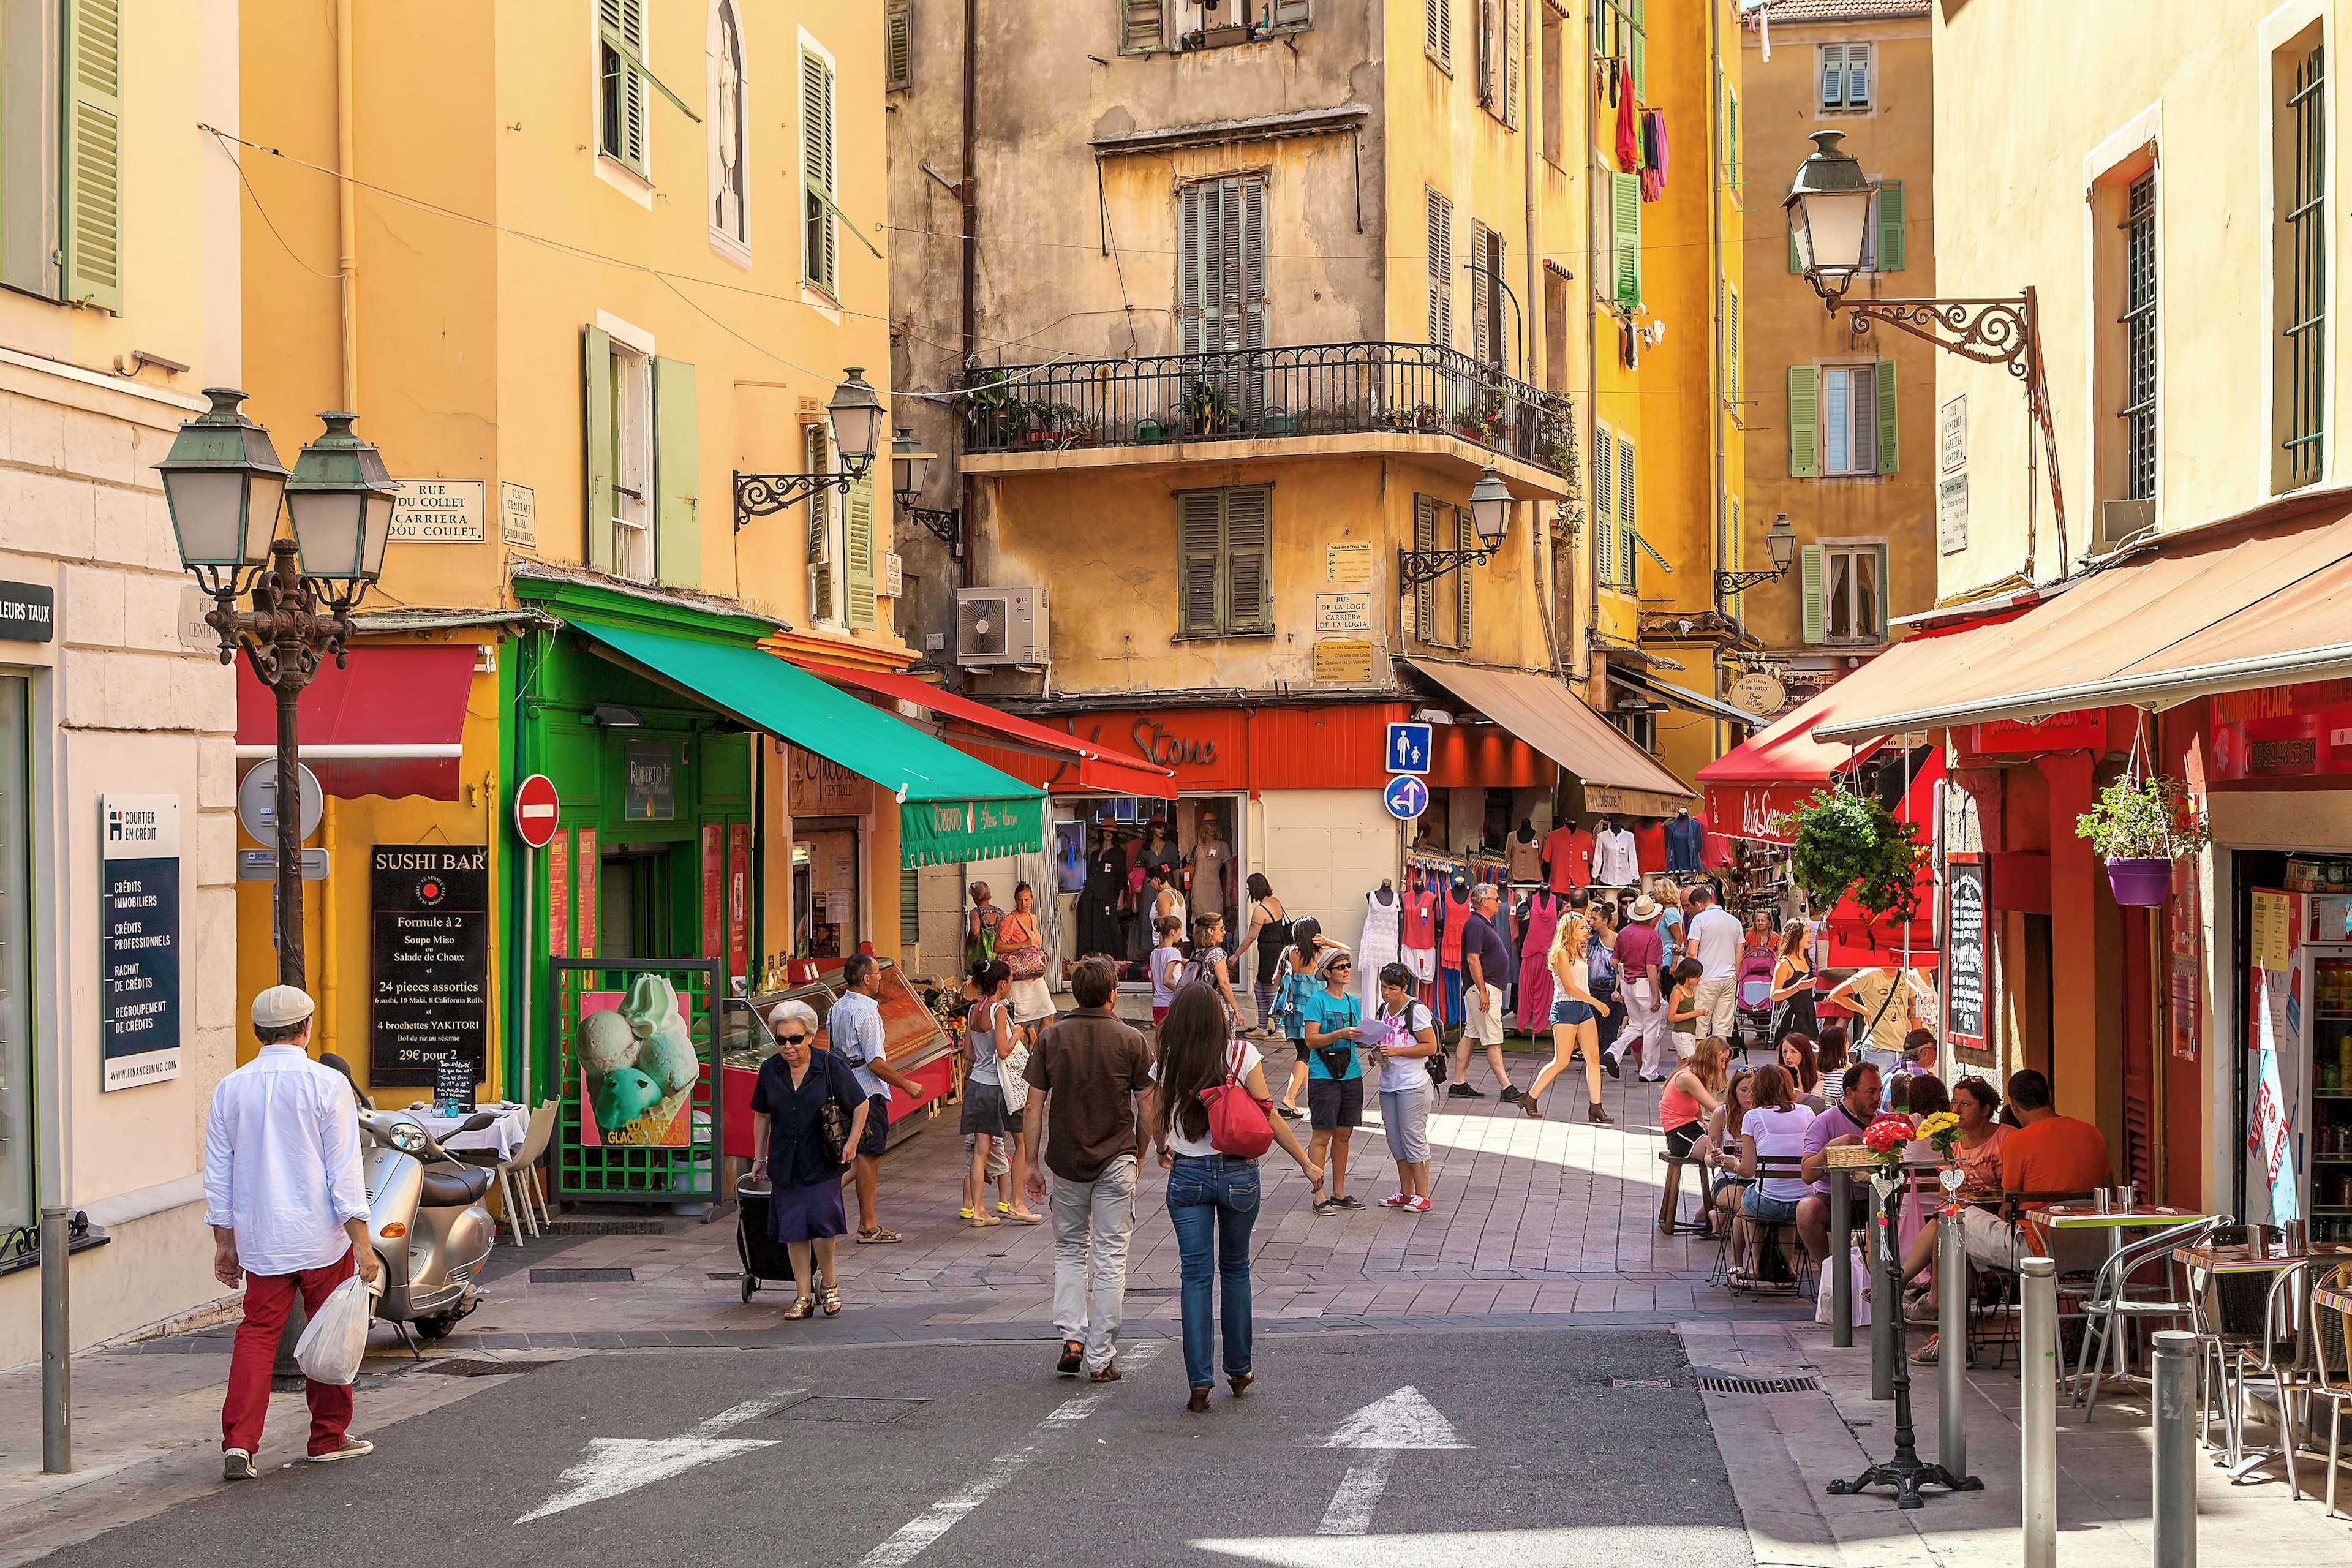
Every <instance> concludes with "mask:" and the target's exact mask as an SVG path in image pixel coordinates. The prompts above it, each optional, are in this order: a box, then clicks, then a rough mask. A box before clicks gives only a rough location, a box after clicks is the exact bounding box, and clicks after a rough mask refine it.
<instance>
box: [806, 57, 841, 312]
mask: <svg viewBox="0 0 2352 1568" xmlns="http://www.w3.org/2000/svg"><path fill="white" fill-rule="evenodd" d="M833 126H834V120H833V67H831V66H830V65H827V64H826V63H825V62H824V60H823V59H822V58H819V57H817V56H816V55H814V54H810V53H807V52H805V51H803V53H802V55H801V179H802V180H803V182H804V183H805V184H806V185H807V187H808V194H807V197H806V200H807V209H808V210H807V213H806V215H805V222H804V224H803V227H804V228H805V230H806V235H805V237H804V238H803V245H802V251H803V255H802V258H801V267H802V276H803V278H805V279H807V280H808V281H809V282H810V283H812V284H814V286H816V287H817V288H819V289H824V291H825V292H826V293H828V294H832V295H835V297H836V298H838V297H839V292H840V288H841V285H840V282H839V273H838V258H837V257H836V255H835V246H836V245H837V244H838V237H837V236H836V235H835V232H834V224H833V207H834V203H835V199H836V198H837V196H838V195H839V193H838V192H837V191H836V190H835V187H834V140H833Z"/></svg>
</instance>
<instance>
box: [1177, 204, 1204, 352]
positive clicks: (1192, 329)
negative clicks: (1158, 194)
mask: <svg viewBox="0 0 2352 1568" xmlns="http://www.w3.org/2000/svg"><path fill="white" fill-rule="evenodd" d="M1210 189H1211V187H1210V186H1208V185H1187V186H1185V187H1184V188H1183V189H1182V190H1181V191H1179V192H1177V193H1176V321H1177V334H1178V352H1179V353H1188V354H1196V353H1200V352H1201V342H1202V315H1203V313H1204V312H1205V311H1206V310H1207V309H1208V299H1209V247H1208V246H1207V245H1206V243H1205V241H1206V239H1207V232H1206V226H1207V223H1208V216H1209V195H1208V193H1209V191H1210ZM1186 390H1190V389H1189V388H1187V389H1186Z"/></svg>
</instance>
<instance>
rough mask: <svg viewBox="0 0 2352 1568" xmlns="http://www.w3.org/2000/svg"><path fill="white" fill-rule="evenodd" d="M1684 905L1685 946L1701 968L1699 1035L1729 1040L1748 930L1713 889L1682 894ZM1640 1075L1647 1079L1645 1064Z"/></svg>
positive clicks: (1693, 890) (1648, 1074)
mask: <svg viewBox="0 0 2352 1568" xmlns="http://www.w3.org/2000/svg"><path fill="white" fill-rule="evenodd" d="M1683 904H1684V908H1685V909H1686V910H1689V912H1690V923H1689V926H1688V928H1687V930H1686V931H1685V946H1687V947H1688V949H1689V951H1690V954H1691V956H1692V957H1694V958H1696V959H1697V960H1698V961H1699V963H1700V965H1701V972H1700V974H1699V980H1698V990H1697V992H1696V1001H1697V1003H1698V1012H1699V1019H1698V1032H1699V1033H1700V1034H1702V1035H1717V1036H1720V1037H1722V1038H1724V1039H1727V1040H1728V1039H1729V1038H1731V1034H1732V1030H1733V1029H1734V1028H1735V1027H1737V1026H1738V1003H1739V955H1740V953H1741V952H1742V951H1744V950H1745V949H1746V947H1747V945H1748V932H1747V930H1746V929H1745V928H1744V927H1742V926H1741V925H1740V923H1739V919H1738V916H1737V915H1734V914H1732V913H1731V912H1730V911H1729V910H1725V909H1723V908H1721V907H1720V906H1718V905H1717V903H1716V901H1715V891H1714V889H1711V888H1708V887H1706V885H1705V884H1701V885H1700V886H1698V887H1696V888H1693V889H1690V891H1689V892H1688V893H1686V894H1685V895H1684V899H1683ZM1642 1076H1643V1077H1644V1078H1647V1077H1648V1076H1650V1073H1649V1068H1648V1067H1647V1065H1646V1064H1645V1065H1644V1067H1643V1074H1642Z"/></svg>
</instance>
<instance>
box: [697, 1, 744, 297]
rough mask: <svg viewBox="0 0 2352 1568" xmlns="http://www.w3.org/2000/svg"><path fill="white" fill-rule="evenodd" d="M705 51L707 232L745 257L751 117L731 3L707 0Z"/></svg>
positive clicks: (740, 42) (739, 37)
mask: <svg viewBox="0 0 2352 1568" xmlns="http://www.w3.org/2000/svg"><path fill="white" fill-rule="evenodd" d="M707 49H708V53H709V71H708V73H707V75H708V78H709V80H708V84H707V85H708V90H709V97H708V98H707V99H706V100H705V101H706V102H707V103H708V104H709V115H708V119H709V132H710V233H711V236H712V237H713V238H714V239H716V240H718V241H719V242H720V245H721V247H722V248H725V249H727V250H729V251H730V252H735V253H740V254H748V253H749V251H750V248H751V226H750V220H749V217H748V216H747V215H746V213H745V211H744V201H743V197H744V184H745V174H746V170H747V168H748V165H749V163H750V161H751V160H750V158H749V155H748V154H749V152H750V141H749V137H750V129H751V117H750V111H749V110H748V109H747V107H746V105H745V103H744V95H743V85H744V83H743V25H742V18H741V16H740V15H739V14H738V12H737V10H736V0H712V4H711V7H710V26H709V41H708V45H707Z"/></svg>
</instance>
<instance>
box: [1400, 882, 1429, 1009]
mask: <svg viewBox="0 0 2352 1568" xmlns="http://www.w3.org/2000/svg"><path fill="white" fill-rule="evenodd" d="M1397 940H1398V942H1399V943H1400V953H1399V956H1400V957H1401V958H1402V962H1403V963H1404V966H1405V967H1406V968H1407V969H1410V970H1412V977H1413V979H1415V980H1416V981H1418V982H1420V983H1421V985H1422V988H1423V991H1424V992H1425V991H1426V990H1427V989H1428V987H1429V986H1431V985H1432V984H1435V982H1436V980H1437V895H1436V894H1435V893H1433V892H1432V891H1431V890H1430V889H1428V888H1427V887H1426V886H1419V887H1413V888H1409V889H1406V891H1405V894H1404V905H1403V917H1402V921H1400V923H1399V928H1398V933H1397ZM1422 999H1423V1001H1424V1002H1426V1001H1427V1000H1428V999H1429V998H1428V997H1427V996H1426V995H1424V996H1423V998H1422Z"/></svg>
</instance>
